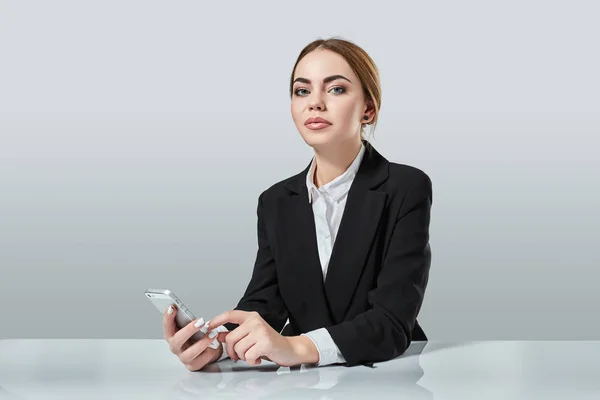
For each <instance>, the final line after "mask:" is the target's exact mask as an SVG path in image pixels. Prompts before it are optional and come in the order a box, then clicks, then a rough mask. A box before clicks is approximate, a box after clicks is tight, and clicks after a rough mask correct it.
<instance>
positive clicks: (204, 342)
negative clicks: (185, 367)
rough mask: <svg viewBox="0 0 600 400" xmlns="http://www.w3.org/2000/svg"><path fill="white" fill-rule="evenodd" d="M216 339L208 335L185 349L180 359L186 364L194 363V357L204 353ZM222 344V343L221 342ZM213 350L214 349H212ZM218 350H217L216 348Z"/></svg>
mask: <svg viewBox="0 0 600 400" xmlns="http://www.w3.org/2000/svg"><path fill="white" fill-rule="evenodd" d="M213 341H214V338H209V337H208V335H206V336H205V337H203V338H202V339H200V340H198V341H197V342H196V343H194V344H193V345H191V346H190V347H188V348H187V349H185V350H184V351H183V352H181V354H180V355H179V359H180V360H181V362H182V363H184V364H192V363H193V361H194V359H195V358H197V357H198V356H199V355H200V354H202V353H204V352H205V351H206V350H207V349H208V348H209V346H210V345H211V344H212V342H213ZM219 345H220V344H219ZM211 350H212V349H211ZM215 351H216V350H215Z"/></svg>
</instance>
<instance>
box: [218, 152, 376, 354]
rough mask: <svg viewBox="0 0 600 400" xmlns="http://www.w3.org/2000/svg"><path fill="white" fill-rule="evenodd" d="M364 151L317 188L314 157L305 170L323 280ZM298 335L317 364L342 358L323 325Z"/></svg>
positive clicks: (220, 328)
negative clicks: (309, 346)
mask: <svg viewBox="0 0 600 400" xmlns="http://www.w3.org/2000/svg"><path fill="white" fill-rule="evenodd" d="M364 153H365V146H364V144H363V145H362V146H361V148H360V151H359V152H358V154H357V156H356V157H355V158H354V161H353V162H352V164H350V166H349V167H348V169H347V170H346V171H345V172H344V173H343V174H342V175H340V176H338V177H337V178H335V179H334V180H332V181H331V182H329V183H327V184H325V185H323V186H321V187H320V188H317V187H316V186H315V184H314V174H315V159H314V157H313V161H312V163H311V166H310V168H309V170H308V173H307V174H306V187H307V189H308V202H309V203H312V209H313V214H314V217H315V228H316V234H317V247H318V250H319V259H320V261H321V269H322V271H323V281H325V277H326V276H327V267H328V266H329V259H330V257H331V250H332V249H333V244H334V243H335V238H336V236H337V232H338V229H339V227H340V222H341V220H342V215H343V213H344V208H345V206H346V199H347V197H348V191H349V190H350V186H351V185H352V182H353V181H354V177H355V176H356V172H357V171H358V167H359V166H360V163H361V161H362V158H363V155H364ZM288 322H289V319H288V321H287V322H286V325H287V323H288ZM217 329H218V330H219V331H222V332H226V331H227V328H225V327H224V326H222V325H221V326H220V327H218V328H217ZM301 336H307V337H308V338H309V339H311V340H312V342H313V343H314V345H315V347H316V348H317V351H318V352H319V362H318V363H317V365H319V366H323V365H329V364H334V363H345V362H346V360H345V359H344V356H342V353H341V352H340V350H339V349H338V347H337V345H336V344H335V342H334V341H333V339H332V338H331V335H330V334H329V331H328V330H327V329H326V328H319V329H315V330H312V331H310V332H307V333H303V334H301ZM226 357H228V355H227V353H226V351H225V345H223V355H222V356H221V358H220V359H219V360H222V359H224V358H226Z"/></svg>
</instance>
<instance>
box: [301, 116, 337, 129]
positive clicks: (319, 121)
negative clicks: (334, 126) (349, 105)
mask: <svg viewBox="0 0 600 400" xmlns="http://www.w3.org/2000/svg"><path fill="white" fill-rule="evenodd" d="M304 125H305V126H306V127H307V128H308V129H310V130H312V131H316V130H319V129H324V128H327V127H329V126H331V122H329V121H327V120H326V119H324V118H321V117H310V118H309V119H307V120H306V121H304Z"/></svg>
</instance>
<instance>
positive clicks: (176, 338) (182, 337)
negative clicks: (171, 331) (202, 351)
mask: <svg viewBox="0 0 600 400" xmlns="http://www.w3.org/2000/svg"><path fill="white" fill-rule="evenodd" d="M205 325H206V323H205V322H204V319H203V318H198V319H197V320H195V321H192V322H189V323H188V324H187V325H186V326H184V327H183V328H181V329H180V330H178V331H177V332H176V333H175V335H173V337H172V338H171V347H172V350H171V351H173V350H175V351H173V352H174V353H175V354H179V353H181V349H182V348H183V346H184V344H185V343H186V342H187V341H188V340H189V339H190V338H191V337H192V335H194V334H195V333H196V332H198V331H200V330H201V331H202V332H204V333H206V329H207V328H206V326H205Z"/></svg>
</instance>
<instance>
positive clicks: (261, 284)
mask: <svg viewBox="0 0 600 400" xmlns="http://www.w3.org/2000/svg"><path fill="white" fill-rule="evenodd" d="M363 143H364V144H365V146H366V147H367V149H366V151H365V154H364V156H363V159H362V162H361V164H360V167H359V169H358V171H357V174H356V177H355V178H354V181H353V182H352V186H351V187H350V190H349V192H348V198H347V200H346V206H345V209H344V212H343V216H342V220H341V223H340V227H339V230H338V234H337V237H336V240H335V243H334V246H333V250H332V254H331V258H330V261H329V266H328V271H327V275H326V281H325V282H323V273H322V270H321V265H320V261H319V256H318V248H317V238H316V230H315V224H314V217H313V212H312V205H311V204H310V203H309V202H308V197H307V196H308V191H307V188H306V174H307V172H308V169H309V168H310V163H309V165H308V166H307V167H306V168H305V169H304V170H303V171H302V172H300V173H299V174H297V175H294V176H292V177H290V178H288V179H285V180H283V181H281V182H278V183H276V184H274V185H273V186H271V187H270V188H269V189H267V190H265V191H264V192H263V193H261V195H260V196H259V198H258V208H257V214H258V223H257V225H258V227H257V228H258V229H257V231H258V253H257V255H256V262H255V264H254V270H253V272H252V278H251V280H250V283H249V284H248V287H247V289H246V291H245V293H244V296H243V297H242V298H241V300H240V301H239V303H238V305H237V306H236V307H235V309H236V310H245V311H256V312H258V313H259V314H260V315H261V316H262V318H263V319H264V320H265V321H266V322H267V323H269V325H271V326H272V327H273V329H275V330H276V331H277V332H281V329H282V328H283V327H284V324H285V322H286V320H287V319H288V318H289V324H288V325H287V326H286V327H285V329H284V330H283V332H281V334H282V335H284V336H296V335H300V334H301V333H306V332H308V331H311V330H313V329H317V328H322V327H324V328H326V329H327V330H328V331H329V333H330V335H331V337H332V339H333V341H334V342H335V343H336V345H337V346H338V348H339V349H340V351H341V353H342V355H343V356H344V358H345V359H346V364H344V365H346V366H354V365H357V364H371V365H372V363H373V362H377V361H386V360H389V359H392V358H395V357H397V356H399V355H401V354H403V353H404V351H405V350H406V349H407V348H408V346H409V345H410V343H411V341H413V340H415V341H421V340H427V337H426V336H425V333H424V332H423V330H422V329H421V327H420V326H419V324H418V322H417V320H416V318H417V315H418V314H419V311H420V309H421V305H422V303H423V298H424V295H425V288H426V286H427V282H428V278H429V268H430V264H431V249H430V245H429V220H430V210H431V205H432V202H433V195H432V185H431V180H430V179H429V177H428V176H427V174H425V173H424V172H423V171H421V170H420V169H417V168H415V167H411V166H408V165H403V164H396V163H392V162H389V161H388V160H387V159H385V158H384V157H383V156H382V155H381V154H379V153H378V152H377V151H376V150H375V148H374V147H373V146H372V145H371V144H370V143H369V142H367V141H363ZM225 326H226V327H227V328H228V329H229V330H233V329H235V328H236V327H237V325H236V324H231V323H228V324H226V325H225Z"/></svg>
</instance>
